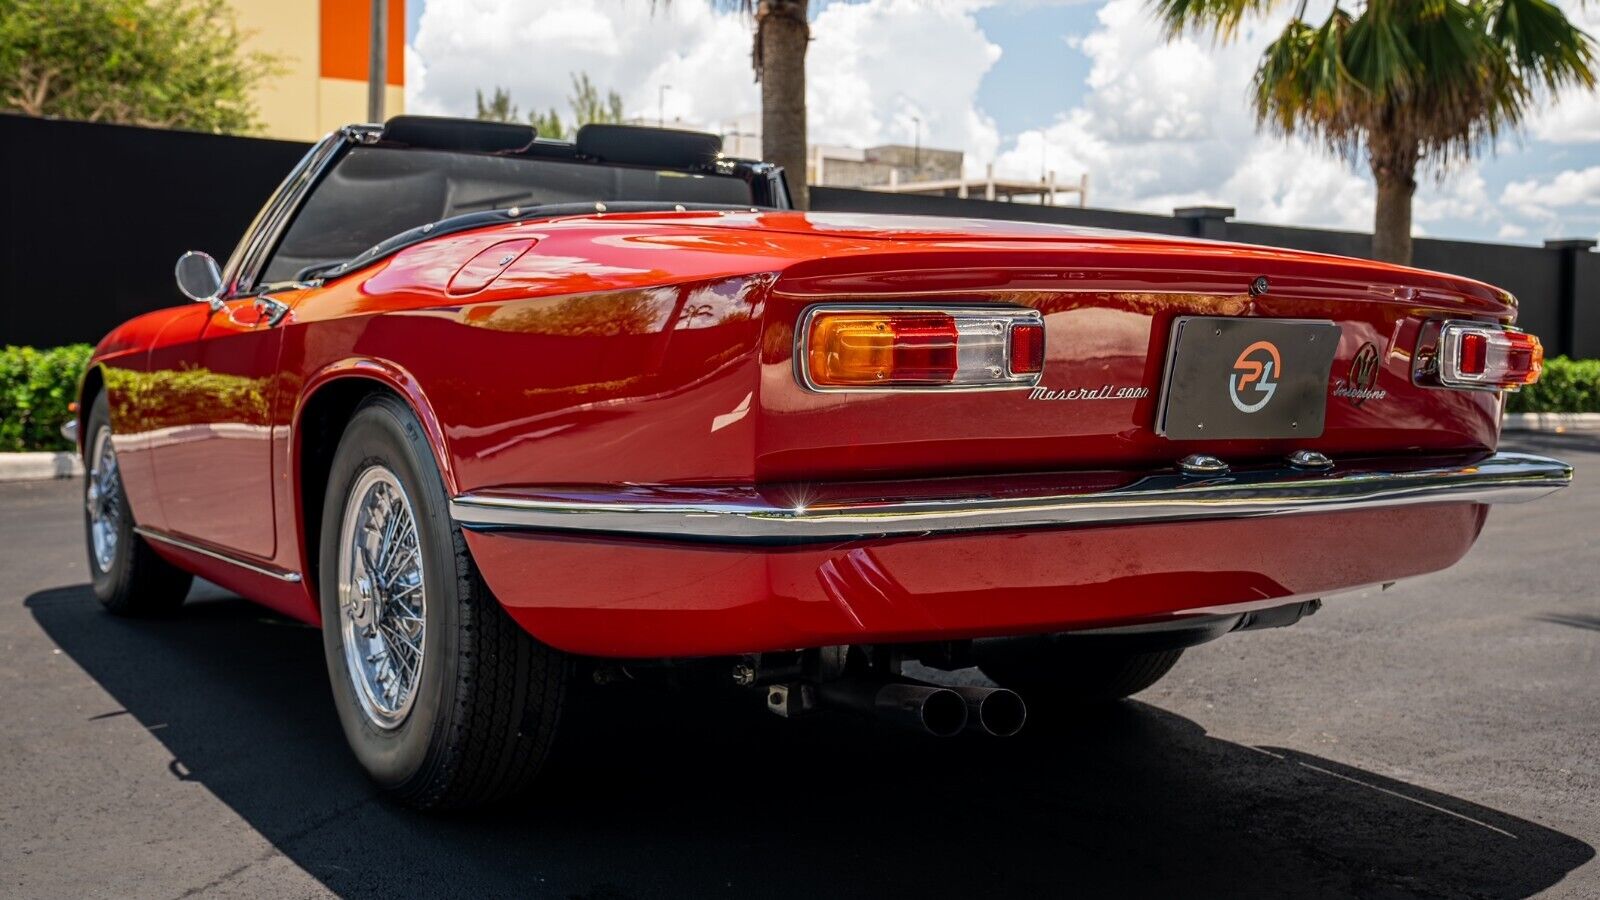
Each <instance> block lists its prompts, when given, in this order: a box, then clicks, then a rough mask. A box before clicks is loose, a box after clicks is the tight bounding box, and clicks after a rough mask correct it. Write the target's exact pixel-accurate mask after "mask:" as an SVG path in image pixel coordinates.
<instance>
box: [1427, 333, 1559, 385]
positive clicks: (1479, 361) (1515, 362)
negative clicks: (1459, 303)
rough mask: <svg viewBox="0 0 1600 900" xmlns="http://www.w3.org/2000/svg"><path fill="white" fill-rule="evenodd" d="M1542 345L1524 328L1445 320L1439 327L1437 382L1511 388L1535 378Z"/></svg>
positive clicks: (1540, 358) (1541, 357)
mask: <svg viewBox="0 0 1600 900" xmlns="http://www.w3.org/2000/svg"><path fill="white" fill-rule="evenodd" d="M1543 369H1544V347H1543V346H1542V345H1540V343H1539V339H1538V338H1536V337H1534V336H1533V335H1531V334H1528V333H1527V332H1525V331H1510V330H1507V329H1504V328H1501V327H1500V326H1498V325H1485V324H1483V323H1481V322H1447V323H1445V324H1444V326H1443V327H1441V328H1440V330H1439V383H1440V384H1443V385H1446V386H1448V387H1475V388H1488V389H1491V390H1494V389H1504V388H1509V389H1512V390H1515V389H1516V388H1519V387H1521V386H1523V385H1525V384H1533V383H1534V382H1536V381H1538V380H1539V373H1540V371H1542V370H1543Z"/></svg>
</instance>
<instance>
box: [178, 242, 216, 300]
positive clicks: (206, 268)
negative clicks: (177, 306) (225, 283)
mask: <svg viewBox="0 0 1600 900" xmlns="http://www.w3.org/2000/svg"><path fill="white" fill-rule="evenodd" d="M172 274H173V277H175V278H177V280H178V290H180V291H182V292H183V295H184V296H185V297H188V298H189V299H190V300H193V301H195V302H196V303H209V304H211V308H212V309H213V310H221V309H222V307H223V303H222V269H221V268H220V267H218V266H217V261H216V260H214V259H212V258H211V254H209V253H202V252H200V251H199V250H190V251H189V252H188V253H185V254H184V255H182V256H180V257H178V265H177V266H176V267H175V268H174V269H173V270H172Z"/></svg>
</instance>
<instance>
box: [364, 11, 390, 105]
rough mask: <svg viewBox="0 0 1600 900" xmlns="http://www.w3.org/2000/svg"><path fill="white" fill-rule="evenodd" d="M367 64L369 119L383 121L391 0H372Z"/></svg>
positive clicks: (387, 72) (387, 71)
mask: <svg viewBox="0 0 1600 900" xmlns="http://www.w3.org/2000/svg"><path fill="white" fill-rule="evenodd" d="M369 50H370V52H369V57H370V58H369V60H368V66H367V121H368V122H382V121H383V94H384V85H385V84H386V83H387V82H388V80H389V78H388V75H389V0H372V44H371V47H370V48H369Z"/></svg>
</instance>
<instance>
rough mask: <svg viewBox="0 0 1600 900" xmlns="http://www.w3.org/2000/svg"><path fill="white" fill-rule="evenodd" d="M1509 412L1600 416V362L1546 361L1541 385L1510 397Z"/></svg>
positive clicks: (1576, 360) (1532, 386)
mask: <svg viewBox="0 0 1600 900" xmlns="http://www.w3.org/2000/svg"><path fill="white" fill-rule="evenodd" d="M1506 411H1507V412H1600V359H1568V358H1566V357H1565V356H1557V357H1554V358H1552V359H1547V360H1545V361H1544V374H1543V375H1540V376H1539V383H1538V384H1534V385H1529V386H1528V387H1525V388H1523V389H1522V390H1520V391H1518V392H1516V393H1514V394H1507V395H1506Z"/></svg>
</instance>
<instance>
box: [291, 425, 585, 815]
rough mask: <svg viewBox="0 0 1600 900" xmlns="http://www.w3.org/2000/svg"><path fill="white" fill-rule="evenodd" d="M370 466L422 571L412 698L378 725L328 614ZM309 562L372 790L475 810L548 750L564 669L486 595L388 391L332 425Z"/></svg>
mask: <svg viewBox="0 0 1600 900" xmlns="http://www.w3.org/2000/svg"><path fill="white" fill-rule="evenodd" d="M374 467H383V468H385V469H387V470H388V472H389V473H392V475H393V477H394V480H395V481H396V482H398V484H399V486H400V487H401V489H402V490H403V493H404V495H405V498H406V499H407V501H408V502H409V504H410V512H411V515H412V519H413V521H414V522H415V533H416V538H417V542H416V549H417V550H418V551H420V559H421V562H422V569H423V571H422V577H421V584H422V585H423V598H424V603H423V609H422V620H423V632H422V635H421V638H420V646H421V648H422V659H421V664H420V666H418V671H419V675H418V676H417V681H416V686H415V688H414V689H413V690H411V691H409V692H407V693H409V694H410V695H413V697H414V699H412V700H411V701H410V705H409V710H407V711H405V712H404V713H403V717H401V718H398V719H397V720H390V721H389V722H388V724H387V726H385V725H383V724H381V723H380V719H379V717H378V716H375V714H374V713H371V712H369V711H368V710H367V709H366V708H364V707H363V703H364V702H366V703H371V702H372V701H371V700H370V699H367V700H363V696H366V697H368V698H370V697H371V694H365V695H363V694H362V693H361V692H362V688H361V687H360V686H359V684H358V681H357V678H358V676H356V675H354V674H352V672H351V668H350V665H351V663H350V662H349V661H347V659H346V656H345V651H344V642H345V635H344V625H343V623H342V622H341V619H340V610H339V604H340V596H339V580H340V573H339V565H340V560H339V545H340V542H341V540H343V537H342V531H343V525H344V518H345V511H346V507H347V503H348V501H349V500H350V494H351V491H352V489H353V488H355V487H356V486H357V483H358V482H359V481H360V480H361V478H362V477H363V474H364V473H366V472H368V470H371V469H373V468H374ZM319 558H320V560H321V565H320V570H319V587H320V595H321V606H322V621H323V628H322V635H323V647H324V650H325V651H326V656H327V663H328V674H329V678H330V680H331V681H332V685H333V699H334V705H335V706H336V707H337V709H338V714H339V720H340V723H341V724H342V725H343V727H344V733H345V737H346V738H347V739H348V740H349V743H350V747H351V749H352V750H353V751H354V752H355V755H356V758H357V759H358V760H360V762H361V765H362V766H363V767H364V768H365V769H366V770H367V773H368V774H369V775H370V776H371V777H372V779H373V781H374V782H376V783H377V785H378V786H379V787H380V788H381V789H382V790H383V791H385V792H386V793H388V794H390V795H391V796H393V797H394V798H396V799H398V800H400V801H401V802H403V803H406V804H408V805H410V806H413V807H417V808H420V809H445V808H465V807H476V806H483V805H487V804H490V803H494V802H496V801H499V800H501V799H504V798H506V797H509V796H511V795H513V794H516V793H518V792H520V791H522V790H523V789H524V788H526V787H527V786H528V785H529V784H530V783H531V782H532V781H533V779H534V776H535V774H536V773H537V772H538V771H539V769H540V767H541V765H542V764H543V763H544V761H545V759H546V758H547V757H548V756H549V754H550V750H551V745H552V741H553V739H554V737H555V733H556V726H557V723H558V722H559V720H560V718H561V713H562V707H563V702H564V700H565V696H566V691H567V684H568V681H569V679H570V676H571V671H572V661H571V660H570V658H569V657H567V656H566V655H565V654H562V653H560V652H559V651H556V650H554V649H552V648H550V647H547V646H545V645H543V644H541V643H539V642H538V641H536V640H535V639H534V638H532V637H531V636H529V635H528V634H527V632H525V631H523V630H522V628H520V627H519V626H518V625H517V624H516V623H515V622H513V621H512V620H511V618H510V616H508V615H507V614H506V612H505V610H503V609H501V607H500V604H499V602H498V601H496V600H495V598H494V596H493V595H492V594H491V593H490V592H489V589H488V587H487V586H486V585H485V584H484V582H483V579H482V577H481V576H480V575H479V574H478V570H477V567H476V566H475V565H474V564H473V562H472V558H471V556H469V555H468V551H467V546H466V542H465V541H464V540H463V538H462V535H461V531H460V529H459V528H458V527H457V526H456V524H455V523H454V522H453V521H452V520H451V519H450V516H449V504H448V498H447V497H446V496H445V489H444V484H443V482H442V480H441V478H440V476H439V468H438V465H437V463H436V462H435V460H434V456H433V452H432V450H431V448H430V447H429V445H428V442H427V440H426V438H425V436H424V434H423V430H422V426H421V425H420V424H419V423H418V421H417V419H416V417H415V416H414V415H413V414H412V412H411V410H410V408H409V407H407V406H406V405H405V404H404V403H403V402H401V401H400V400H399V399H397V398H395V397H393V396H390V395H376V396H374V397H372V398H371V399H369V400H367V401H366V402H365V403H364V404H363V405H362V406H361V408H360V409H358V410H357V411H356V413H355V415H354V416H352V417H351V419H350V423H349V425H348V426H347V427H346V428H345V431H344V435H343V437H342V438H341V439H340V442H339V448H338V450H337V452H336V453H335V455H334V459H333V465H332V470H331V471H330V473H329V477H328V492H327V496H326V498H325V499H324V503H323V512H322V536H321V546H320V548H319ZM369 583H370V580H369ZM391 633H392V632H391ZM358 639H361V638H360V637H359V636H358ZM369 646H370V645H369ZM384 712H388V711H384ZM380 715H381V714H380Z"/></svg>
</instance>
